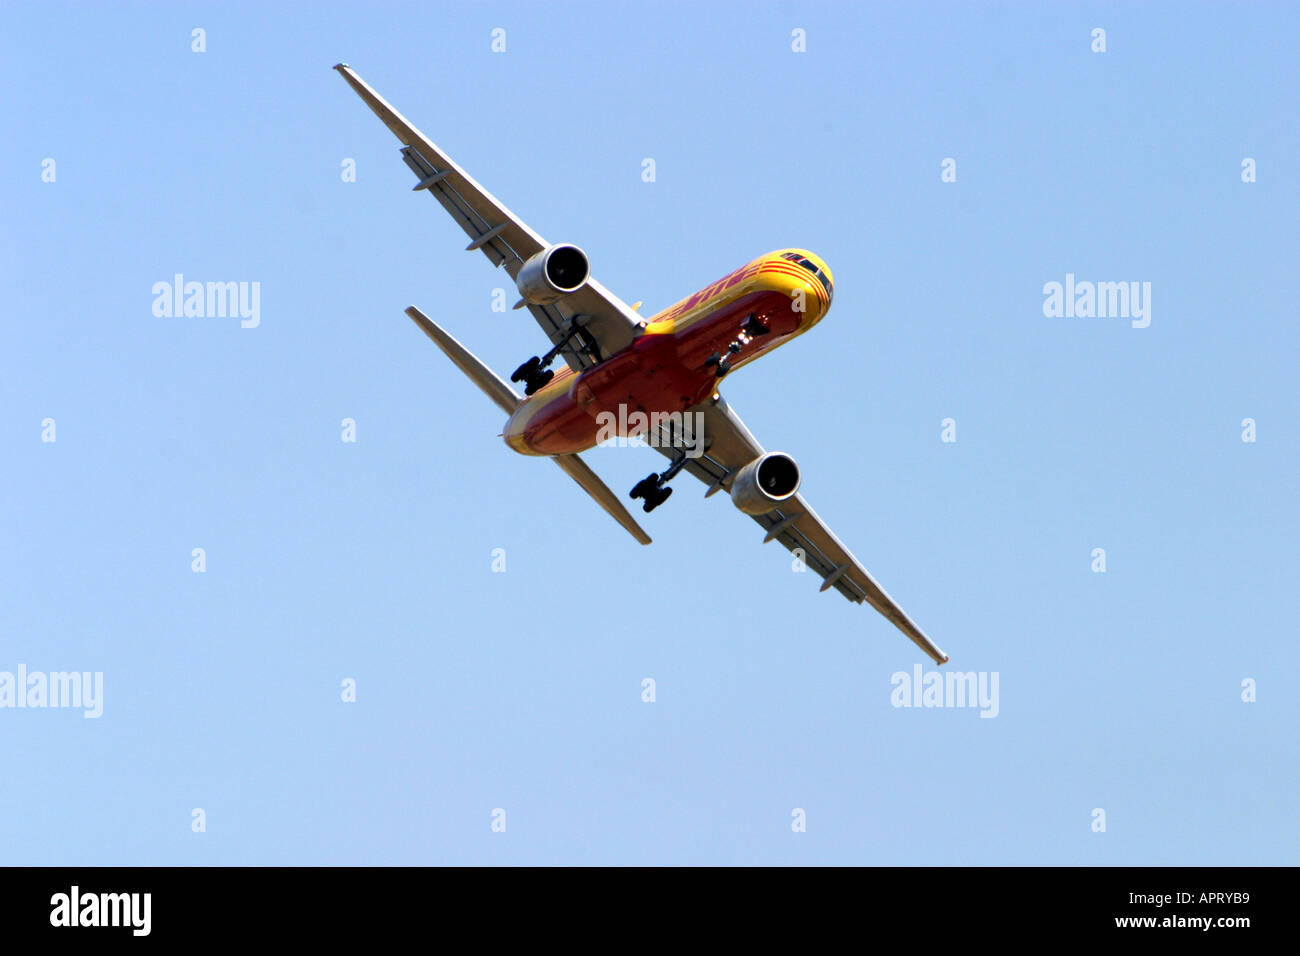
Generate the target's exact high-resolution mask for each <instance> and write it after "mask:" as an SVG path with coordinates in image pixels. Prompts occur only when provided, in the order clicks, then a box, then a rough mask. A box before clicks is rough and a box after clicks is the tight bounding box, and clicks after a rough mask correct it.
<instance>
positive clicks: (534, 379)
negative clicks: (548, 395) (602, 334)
mask: <svg viewBox="0 0 1300 956" xmlns="http://www.w3.org/2000/svg"><path fill="white" fill-rule="evenodd" d="M581 331H582V326H580V325H579V324H578V322H577V319H576V317H575V318H573V319H570V320H569V326H568V329H567V330H566V331H565V334H564V338H562V339H560V341H559V342H557V343H556V344H555V347H554V348H553V349H551V350H550V351H549V352H547V353H546V354H545V355H543V356H540V357H538V356H536V355H534V356H533V357H532V358H530V359H529V360H528V361H527V362H525V363H524V364H523V365H521V366H519V367H518V368H517V369H515V370H514V372H513V373H512V374H511V376H510V381H512V382H523V383H524V394H525V395H531V394H533V393H534V392H536V391H537V390H538V389H540V388H543V387H545V386H546V385H547V383H549V382H550V381H551V379H553V378H555V372H553V371H551V370H550V369H549V368H547V366H548V365H550V364H551V363H552V362H554V361H555V356H557V355H559V354H560V352H562V351H563V350H564V349H565V348H566V347H567V346H568V344H569V340H570V339H572V338H573V337H574V336H575V335H577V334H578V333H579V332H581Z"/></svg>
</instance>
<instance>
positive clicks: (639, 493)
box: [631, 474, 659, 501]
mask: <svg viewBox="0 0 1300 956" xmlns="http://www.w3.org/2000/svg"><path fill="white" fill-rule="evenodd" d="M658 489H659V476H658V475H657V474H656V475H646V476H645V477H644V478H642V479H641V480H640V481H638V482H637V483H636V484H635V485H633V486H632V495H631V497H633V498H644V499H645V500H646V501H649V500H650V498H651V496H652V495H653V494H654V493H655V492H656V491H657V490H658Z"/></svg>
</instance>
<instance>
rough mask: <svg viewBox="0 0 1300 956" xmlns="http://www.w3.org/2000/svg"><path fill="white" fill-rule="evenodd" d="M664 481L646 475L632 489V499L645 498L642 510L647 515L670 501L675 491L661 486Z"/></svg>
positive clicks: (656, 476)
mask: <svg viewBox="0 0 1300 956" xmlns="http://www.w3.org/2000/svg"><path fill="white" fill-rule="evenodd" d="M662 481H663V479H662V478H661V477H660V476H659V475H657V474H656V475H646V476H645V477H644V478H642V479H641V480H640V481H638V482H637V483H636V485H635V486H634V487H633V488H632V497H633V498H634V499H635V498H644V499H645V504H643V505H642V506H641V510H642V511H644V512H645V513H646V514H649V513H650V512H652V511H654V510H655V509H656V508H658V507H659V506H660V505H661V504H663V503H664V502H665V501H667V500H668V496H669V495H671V494H672V493H673V490H672V489H671V488H669V487H668V486H666V485H664V484H661V482H662Z"/></svg>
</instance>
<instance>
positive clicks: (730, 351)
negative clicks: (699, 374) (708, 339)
mask: <svg viewBox="0 0 1300 956" xmlns="http://www.w3.org/2000/svg"><path fill="white" fill-rule="evenodd" d="M771 331H772V330H771V329H769V328H768V327H767V326H766V325H764V324H763V322H762V320H761V319H759V317H758V316H757V315H753V314H751V315H750V316H749V317H748V318H747V319H745V322H744V324H743V325H741V327H740V333H739V334H738V335H737V336H736V337H735V338H734V339H733V340H732V341H731V342H729V343H727V355H726V356H725V357H724V356H723V355H722V354H721V353H719V352H714V353H713V354H712V355H710V356H709V357H708V359H707V360H706V361H705V363H704V367H705V368H711V369H714V370H715V374H716V375H717V377H718V378H722V377H723V376H724V375H726V374H727V373H728V372H730V371H731V367H732V366H731V356H733V355H739V354H740V350H741V349H743V348H744V347H745V346H746V345H748V344H749V343H750V342H752V341H754V339H755V338H756V337H758V336H760V335H767V334H768V333H769V332H771Z"/></svg>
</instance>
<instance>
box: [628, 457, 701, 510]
mask: <svg viewBox="0 0 1300 956" xmlns="http://www.w3.org/2000/svg"><path fill="white" fill-rule="evenodd" d="M686 462H687V458H686V453H685V452H682V453H681V454H679V455H678V456H677V458H676V459H674V460H673V463H672V464H671V465H669V466H668V468H667V469H666V470H665V471H663V472H662V473H661V474H657V475H655V474H652V475H646V476H645V477H644V478H642V479H641V480H640V481H638V482H637V483H636V485H634V486H633V488H632V495H631V497H632V498H634V499H635V498H643V499H645V504H643V505H642V506H641V510H642V511H644V512H645V513H646V514H649V513H650V512H652V511H654V510H655V509H656V508H658V507H659V506H660V505H661V504H663V503H664V502H665V501H667V500H668V497H669V495H671V494H672V493H673V490H672V489H671V488H669V487H668V482H670V481H672V480H673V479H674V478H675V477H677V473H678V472H679V471H681V470H682V469H683V468H685V467H686Z"/></svg>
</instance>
